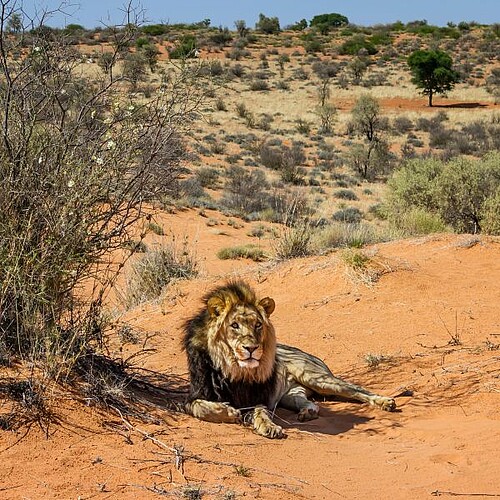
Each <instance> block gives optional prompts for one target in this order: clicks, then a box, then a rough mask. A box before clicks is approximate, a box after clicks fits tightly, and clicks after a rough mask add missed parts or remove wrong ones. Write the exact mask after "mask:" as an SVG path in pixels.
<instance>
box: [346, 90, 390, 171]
mask: <svg viewBox="0 0 500 500" xmlns="http://www.w3.org/2000/svg"><path fill="white" fill-rule="evenodd" d="M351 115H352V125H353V127H354V130H355V132H356V134H357V135H359V136H361V137H362V138H363V139H364V142H363V143H362V144H359V143H358V144H354V145H353V146H352V147H351V149H350V151H349V156H350V158H349V160H350V164H351V167H352V168H353V169H354V170H355V171H356V172H357V173H359V174H360V175H361V176H362V177H363V178H364V179H367V178H369V177H374V176H375V175H377V174H386V173H387V171H388V170H389V167H390V163H391V155H390V151H389V146H388V144H387V142H386V141H385V140H384V139H383V138H382V136H381V132H382V128H383V127H382V123H383V122H382V119H381V116H380V105H379V103H378V101H377V99H375V97H373V96H371V95H370V94H363V95H361V96H360V97H359V99H358V100H357V101H356V103H355V104H354V107H353V108H352V111H351Z"/></svg>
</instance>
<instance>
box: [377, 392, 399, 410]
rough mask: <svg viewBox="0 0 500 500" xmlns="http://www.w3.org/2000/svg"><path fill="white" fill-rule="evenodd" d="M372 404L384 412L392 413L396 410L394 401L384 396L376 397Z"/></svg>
mask: <svg viewBox="0 0 500 500" xmlns="http://www.w3.org/2000/svg"><path fill="white" fill-rule="evenodd" d="M374 404H375V406H378V407H379V408H380V409H381V410H384V411H394V410H395V409H396V401H394V399H392V398H386V397H385V396H378V397H377V398H376V399H375V401H374Z"/></svg>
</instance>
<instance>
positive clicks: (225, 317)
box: [208, 297, 276, 382]
mask: <svg viewBox="0 0 500 500" xmlns="http://www.w3.org/2000/svg"><path fill="white" fill-rule="evenodd" d="M208 310H209V313H210V315H211V316H212V319H213V321H214V322H215V323H216V325H217V326H216V329H215V331H213V334H212V335H211V336H210V339H209V346H210V352H211V356H212V359H213V361H214V362H215V364H216V366H217V367H218V368H219V369H221V370H222V372H223V373H224V374H225V375H226V376H227V377H229V378H231V379H232V380H241V379H246V380H249V381H259V382H262V381H264V380H267V378H269V376H270V375H271V373H272V369H273V366H274V360H275V355H276V337H275V333H274V329H273V327H272V325H271V323H270V322H269V315H270V314H271V313H272V311H273V310H274V301H273V300H272V299H270V298H268V297H266V298H265V299H262V300H261V301H260V302H259V303H258V304H256V305H252V304H246V303H236V304H234V303H223V302H222V301H220V300H219V299H217V298H215V299H213V300H210V301H209V303H208Z"/></svg>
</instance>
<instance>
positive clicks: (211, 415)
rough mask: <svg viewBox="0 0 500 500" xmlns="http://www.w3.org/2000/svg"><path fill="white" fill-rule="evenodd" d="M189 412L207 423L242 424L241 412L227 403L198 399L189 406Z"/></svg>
mask: <svg viewBox="0 0 500 500" xmlns="http://www.w3.org/2000/svg"><path fill="white" fill-rule="evenodd" d="M188 410H189V412H190V413H191V414H192V415H193V416H195V417H197V418H200V419H201V420H206V421H207V422H216V423H226V424H235V423H238V422H241V413H240V410H237V409H236V408H233V407H232V406H230V405H228V404H226V403H217V402H214V401H205V400H203V399H196V400H195V401H193V402H192V403H191V404H190V405H189V407H188Z"/></svg>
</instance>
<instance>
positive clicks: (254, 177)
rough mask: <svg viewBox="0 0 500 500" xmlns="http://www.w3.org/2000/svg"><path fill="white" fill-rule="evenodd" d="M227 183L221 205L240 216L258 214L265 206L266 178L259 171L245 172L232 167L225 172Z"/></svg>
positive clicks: (238, 167)
mask: <svg viewBox="0 0 500 500" xmlns="http://www.w3.org/2000/svg"><path fill="white" fill-rule="evenodd" d="M227 177H228V178H227V181H226V184H225V186H224V193H223V196H222V199H221V203H222V204H223V205H224V206H226V207H227V208H230V209H232V210H235V211H236V212H237V213H240V214H242V215H248V214H250V213H252V212H258V211H260V210H262V209H263V208H264V207H265V206H266V205H267V195H266V192H265V190H266V189H267V187H268V184H267V181H266V176H265V174H264V172H262V171H261V170H246V169H244V168H243V167H240V166H237V165H232V166H231V167H230V168H229V169H228V171H227Z"/></svg>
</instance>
